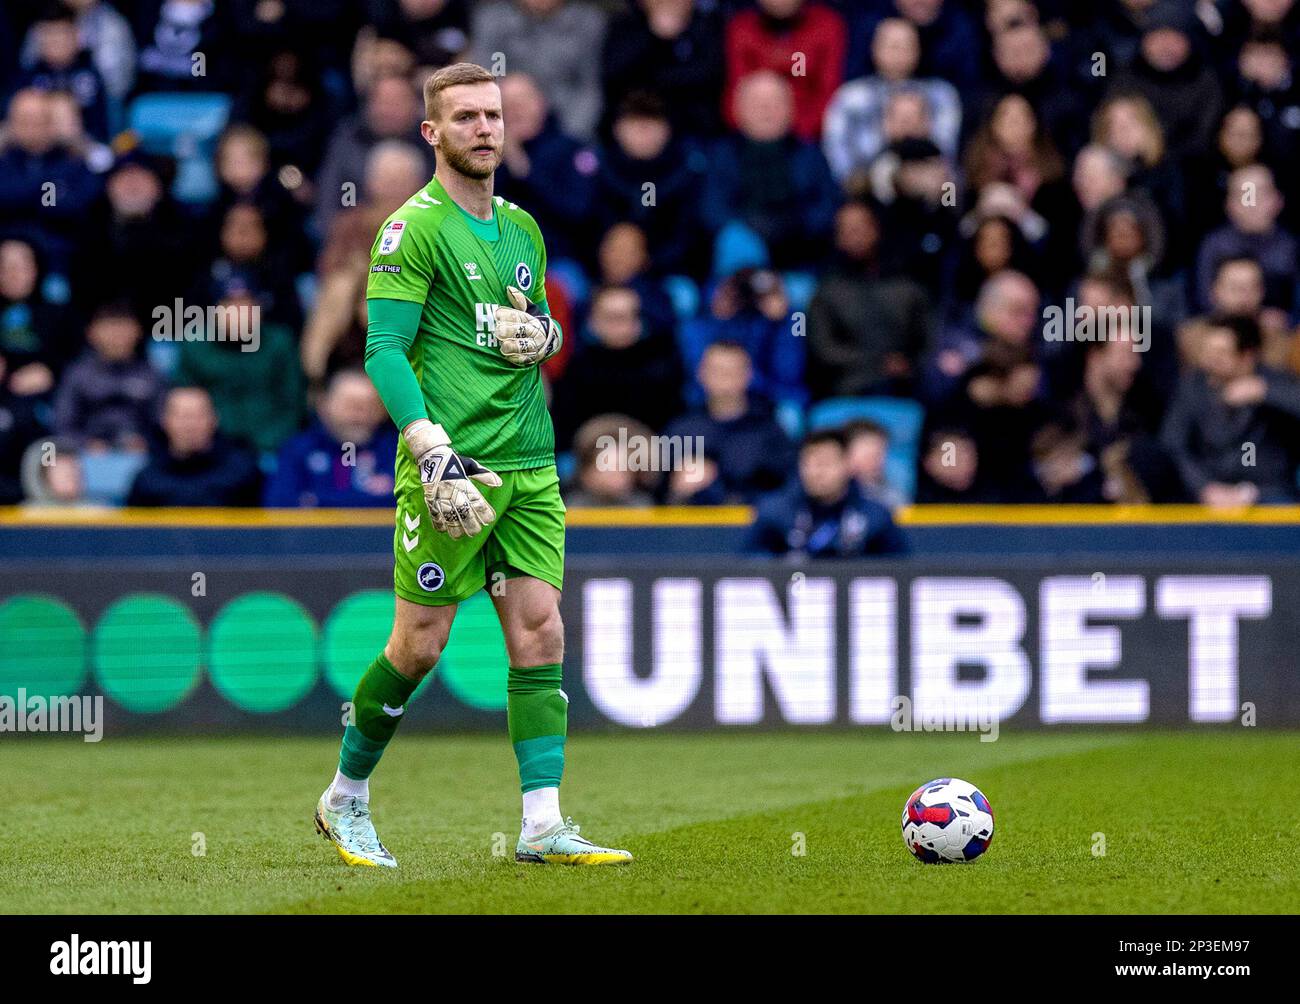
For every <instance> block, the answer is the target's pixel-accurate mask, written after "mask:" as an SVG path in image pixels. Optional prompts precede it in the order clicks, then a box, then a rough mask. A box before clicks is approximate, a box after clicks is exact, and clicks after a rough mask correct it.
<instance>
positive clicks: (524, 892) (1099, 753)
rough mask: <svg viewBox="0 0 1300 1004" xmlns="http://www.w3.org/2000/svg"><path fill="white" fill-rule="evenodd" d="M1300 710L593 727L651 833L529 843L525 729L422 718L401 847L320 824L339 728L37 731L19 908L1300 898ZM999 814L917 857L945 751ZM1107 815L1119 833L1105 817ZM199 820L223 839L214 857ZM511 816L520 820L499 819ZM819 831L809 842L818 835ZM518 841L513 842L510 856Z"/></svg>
mask: <svg viewBox="0 0 1300 1004" xmlns="http://www.w3.org/2000/svg"><path fill="white" fill-rule="evenodd" d="M1298 738H1300V737H1297V735H1296V734H1294V733H1289V734H1288V733H1277V732H1273V733H1268V732H1260V733H1255V732H1251V731H1245V730H1243V731H1236V732H1227V731H1223V732H1219V731H1215V732H1199V733H1149V732H1124V731H1116V732H1067V733H1054V734H1044V733H1041V732H1040V733H1009V732H1004V733H1003V734H1002V736H1001V738H1000V739H999V740H998V741H997V742H993V743H981V742H979V741H978V740H977V739H976V737H974V736H973V735H917V734H913V735H895V734H893V733H881V732H871V733H865V732H864V733H843V732H841V733H824V732H817V733H800V734H792V733H775V734H773V733H766V734H755V733H732V734H726V735H723V734H717V733H715V734H711V735H683V734H677V735H674V734H664V733H657V734H636V735H578V736H575V737H573V738H571V739H570V742H569V755H568V777H567V779H566V782H565V786H564V799H563V807H564V809H565V811H566V812H569V813H572V814H573V815H574V816H575V817H576V818H577V820H578V822H580V823H581V824H582V825H583V828H584V832H590V833H591V834H592V836H594V837H596V838H597V839H600V840H605V841H608V842H610V843H613V844H615V845H617V846H626V847H628V848H629V849H631V850H632V851H633V853H634V854H635V855H636V856H637V860H636V862H635V863H633V864H632V865H630V866H627V867H625V868H620V869H569V868H560V867H555V866H536V865H531V866H526V865H516V864H515V863H514V861H513V850H514V839H515V836H516V828H517V826H518V812H519V809H518V800H517V799H518V795H517V787H516V782H515V777H514V762H513V758H512V755H511V752H510V747H509V744H508V743H507V741H506V738H505V736H504V735H502V736H429V735H415V734H408V735H399V737H398V739H397V741H396V742H394V744H393V746H392V748H391V750H390V751H389V753H388V755H387V756H386V757H385V759H384V763H383V765H382V766H381V768H380V770H379V772H378V774H377V776H376V779H375V780H374V782H373V797H374V801H373V807H374V811H375V818H376V822H377V824H378V827H379V833H380V836H381V837H382V838H383V839H384V842H385V843H386V844H387V845H388V847H389V848H390V849H391V850H392V851H393V853H394V854H396V856H397V858H398V861H399V862H400V863H401V867H400V868H399V869H398V870H397V871H395V872H388V871H383V870H372V869H349V868H346V867H344V866H343V864H342V863H341V862H340V861H339V860H338V858H337V856H336V855H335V853H334V851H333V849H332V848H331V847H330V846H329V845H328V844H326V843H325V842H324V841H323V840H321V839H320V838H319V837H317V836H316V834H315V833H314V832H313V830H312V825H311V812H312V808H313V806H314V804H315V801H316V799H317V797H318V796H319V794H320V791H321V789H322V788H323V787H324V785H325V783H326V782H327V781H328V778H329V776H330V774H331V773H332V771H333V765H334V760H335V756H336V751H337V742H336V741H335V740H334V739H326V738H250V737H238V738H180V737H175V738H150V739H143V738H142V739H113V738H111V737H110V738H109V739H108V740H106V741H104V742H103V743H101V744H98V745H96V744H87V743H82V742H74V741H72V740H63V739H53V738H45V737H40V738H33V739H30V740H29V739H28V738H27V737H10V738H8V739H6V740H5V741H4V751H3V753H2V754H0V763H2V764H3V770H0V798H2V799H3V805H4V806H5V817H4V821H3V824H0V904H3V907H4V912H14V913H33V912H39V913H47V912H48V913H100V912H106V913H155V912H171V913H206V912H256V913H269V912H286V913H329V912H363V913H388V912H431V913H478V912H493V913H501V912H509V913H521V912H534V911H540V912H567V911H574V912H609V913H629V912H634V913H635V912H654V913H665V912H692V913H696V912H706V913H714V912H745V913H751V912H754V913H757V912H762V913H773V912H800V913H806V912H817V913H821V912H855V913H857V912H867V913H924V912H955V913H967V912H988V913H1016V912H1029V913H1179V912H1191V913H1199V912H1210V913H1216V912H1223V913H1236V912H1243V913H1288V912H1289V913H1295V912H1298V911H1300V868H1297V867H1296V863H1295V861H1296V859H1295V847H1296V846H1297V842H1298V841H1300V815H1298V814H1297V813H1296V811H1295V806H1294V798H1293V797H1292V796H1293V793H1294V792H1295V791H1296V790H1297V789H1298V788H1300V757H1297V756H1296V755H1295V753H1296V749H1297V739H1298ZM944 775H956V776H959V777H964V778H966V779H967V780H969V781H972V782H974V783H975V784H977V785H979V786H980V787H981V788H982V789H983V791H984V792H985V794H987V795H988V797H989V799H990V801H991V802H992V804H993V809H994V811H995V813H996V815H997V833H996V837H995V838H994V841H993V846H992V848H991V849H990V850H989V852H988V853H987V854H986V855H985V856H984V857H983V858H981V859H980V860H979V861H977V862H975V863H973V864H970V865H959V866H946V867H945V866H932V865H930V866H927V865H923V864H921V863H920V862H918V861H915V860H914V859H913V858H912V857H911V856H910V855H909V854H908V853H907V851H906V849H905V848H904V846H903V843H902V840H901V838H900V835H899V815H900V813H901V810H902V805H903V801H904V800H905V798H906V797H907V795H908V794H909V793H910V792H911V791H912V789H913V788H915V787H916V786H917V785H918V784H920V783H921V782H923V781H926V780H929V779H930V778H932V777H937V776H944ZM1096 833H1103V834H1105V840H1106V854H1105V856H1101V857H1098V856H1094V854H1093V853H1092V849H1093V845H1094V837H1093V835H1094V834H1096ZM195 834H202V835H203V840H204V841H205V843H206V848H205V850H206V853H204V854H202V855H195V854H194V853H193V848H194V846H195V841H196V839H197V838H196V837H195V836H194V835H195ZM494 834H500V835H499V836H494ZM794 834H803V835H804V839H805V840H806V853H805V854H803V855H802V856H799V855H795V854H792V853H791V852H792V849H793V848H794V847H795V837H794V836H793V835H794ZM494 842H495V844H496V849H497V850H499V851H500V850H503V851H504V852H505V856H501V855H494V853H493V851H494Z"/></svg>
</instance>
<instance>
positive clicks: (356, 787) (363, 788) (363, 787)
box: [330, 771, 370, 805]
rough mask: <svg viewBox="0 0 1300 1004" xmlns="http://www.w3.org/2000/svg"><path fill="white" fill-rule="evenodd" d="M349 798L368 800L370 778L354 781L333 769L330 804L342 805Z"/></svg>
mask: <svg viewBox="0 0 1300 1004" xmlns="http://www.w3.org/2000/svg"><path fill="white" fill-rule="evenodd" d="M349 798H359V799H361V801H363V802H369V801H370V778H364V779H363V780H361V781H354V780H353V779H352V778H350V777H346V776H344V775H343V773H342V772H340V771H335V772H334V782H333V783H332V784H331V785H330V804H331V805H342V804H343V803H344V802H346V801H347V800H348V799H349Z"/></svg>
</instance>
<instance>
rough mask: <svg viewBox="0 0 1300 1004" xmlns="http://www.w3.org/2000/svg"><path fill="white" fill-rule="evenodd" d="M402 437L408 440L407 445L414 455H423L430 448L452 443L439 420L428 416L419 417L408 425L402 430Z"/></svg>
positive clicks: (434, 448) (433, 448)
mask: <svg viewBox="0 0 1300 1004" xmlns="http://www.w3.org/2000/svg"><path fill="white" fill-rule="evenodd" d="M402 438H403V439H405V440H406V445H407V447H409V448H410V451H411V455H412V456H414V457H420V456H423V455H424V454H426V453H428V452H429V451H430V450H436V449H437V448H438V447H439V446H448V445H450V443H451V437H450V436H448V435H447V432H446V430H445V429H443V427H442V426H441V425H439V424H438V423H437V422H431V421H429V419H427V418H417V419H416V420H415V421H414V422H412V423H411V424H410V425H408V426H406V428H404V429H403V430H402Z"/></svg>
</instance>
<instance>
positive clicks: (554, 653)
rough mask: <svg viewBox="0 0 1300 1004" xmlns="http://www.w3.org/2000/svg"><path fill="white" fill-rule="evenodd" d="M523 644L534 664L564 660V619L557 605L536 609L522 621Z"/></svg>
mask: <svg viewBox="0 0 1300 1004" xmlns="http://www.w3.org/2000/svg"><path fill="white" fill-rule="evenodd" d="M524 645H525V647H526V648H527V649H528V651H529V652H530V653H531V655H532V661H533V663H534V664H542V663H548V662H562V661H563V660H564V621H563V619H562V618H561V617H560V608H559V607H558V606H550V607H547V608H546V609H545V610H542V611H538V612H537V614H536V616H534V617H530V618H528V619H527V620H526V621H525V622H524Z"/></svg>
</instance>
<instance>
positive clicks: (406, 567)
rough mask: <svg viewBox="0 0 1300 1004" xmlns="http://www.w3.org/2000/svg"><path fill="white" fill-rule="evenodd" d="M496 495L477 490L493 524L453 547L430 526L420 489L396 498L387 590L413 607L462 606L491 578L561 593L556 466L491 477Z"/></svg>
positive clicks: (560, 509)
mask: <svg viewBox="0 0 1300 1004" xmlns="http://www.w3.org/2000/svg"><path fill="white" fill-rule="evenodd" d="M497 473H498V474H500V475H501V487H500V488H483V487H482V486H480V489H481V491H482V492H483V497H484V498H485V499H487V501H488V504H489V505H490V506H492V508H493V509H495V510H496V514H497V518H496V519H495V520H494V521H493V522H492V523H490V524H488V526H487V527H485V528H484V529H483V530H482V531H480V532H479V533H477V534H475V535H474V536H473V537H460V538H459V539H457V540H452V539H451V537H449V536H448V535H447V534H445V533H439V532H437V531H435V530H434V529H433V527H432V525H431V524H430V522H429V510H428V508H427V507H426V506H425V504H424V492H423V490H422V489H421V487H420V486H419V485H415V486H413V487H407V488H405V489H403V490H400V491H399V492H398V495H397V528H396V530H395V532H394V533H393V566H394V567H393V589H394V590H395V591H396V593H397V595H398V596H400V597H402V598H403V599H407V600H410V601H411V602H412V603H423V604H426V605H427V606H446V605H448V604H452V603H460V602H461V601H462V600H467V599H469V598H470V597H471V596H473V595H474V594H475V593H477V592H478V591H479V590H480V589H482V588H484V586H488V585H491V584H492V583H493V582H495V581H498V577H502V578H507V579H509V578H515V577H517V576H520V575H531V576H532V577H533V578H536V579H541V580H542V581H543V582H549V583H550V584H551V585H553V586H554V587H555V588H556V589H563V588H564V502H563V501H562V500H561V498H560V478H559V475H558V474H557V473H556V471H555V465H554V464H552V465H551V466H549V467H534V468H531V469H529V470H524V471H498V472H497Z"/></svg>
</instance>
